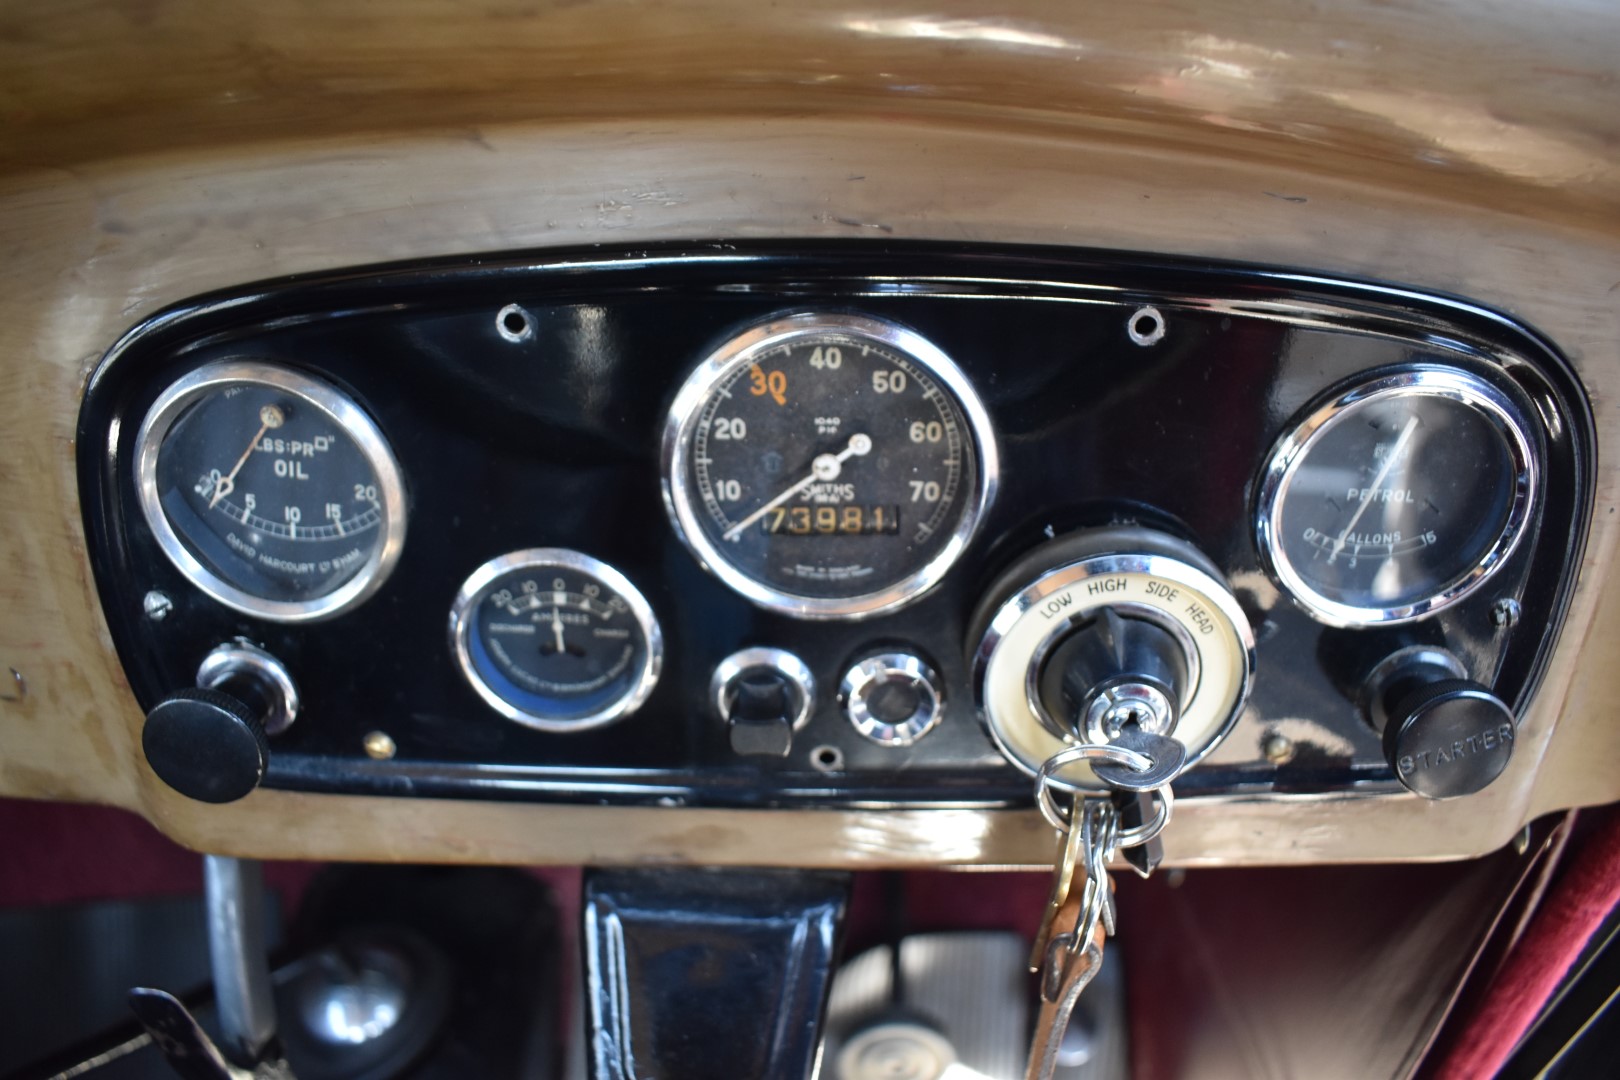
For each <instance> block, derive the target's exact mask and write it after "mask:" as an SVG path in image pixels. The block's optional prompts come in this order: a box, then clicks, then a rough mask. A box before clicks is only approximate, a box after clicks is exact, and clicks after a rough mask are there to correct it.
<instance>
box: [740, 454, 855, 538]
mask: <svg viewBox="0 0 1620 1080" xmlns="http://www.w3.org/2000/svg"><path fill="white" fill-rule="evenodd" d="M871 452H872V438H871V436H869V435H851V436H850V437H849V445H848V446H846V447H844V448H843V449H842V450H840V451H838V453H836V454H818V455H816V459H815V460H814V461H812V462H811V463H810V475H809V476H807V477H805V478H804V479H803V480H800V481H799V482H798V483H797V484H794V485H793V486H792V487H790V488H788V489H787V490H786V491H784V492H782V494H780V495H778V496H777V497H776V498H774V499H772V500H771V501H770V502H768V503H766V504H765V505H764V506H762V507H760V508H759V509H758V510H755V511H754V512H753V513H752V514H749V515H748V516H747V517H745V518H743V519H742V520H741V521H739V522H737V524H735V525H733V526H732V527H731V528H729V529H727V530H726V531H725V533H724V534H722V535H723V538H724V539H726V540H735V539H737V537H739V536H741V535H742V534H743V530H744V529H746V528H748V526H750V525H752V524H753V523H754V522H756V521H758V520H759V519H760V518H762V517H764V516H765V515H766V514H768V513H770V512H771V511H772V510H775V509H776V508H777V507H778V506H781V505H782V504H783V503H785V502H787V501H788V500H789V499H791V498H793V496H795V495H797V494H798V493H799V492H801V491H803V490H804V489H805V488H807V487H809V486H810V485H811V484H815V483H822V484H825V483H828V482H829V481H832V480H836V479H838V474H839V473H840V472H842V471H843V468H844V462H846V461H848V460H849V459H850V458H851V457H855V456H865V455H867V454H870V453H871Z"/></svg>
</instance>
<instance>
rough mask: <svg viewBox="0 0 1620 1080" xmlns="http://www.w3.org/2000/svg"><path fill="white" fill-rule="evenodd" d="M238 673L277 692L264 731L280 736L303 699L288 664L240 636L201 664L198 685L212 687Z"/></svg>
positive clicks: (211, 654)
mask: <svg viewBox="0 0 1620 1080" xmlns="http://www.w3.org/2000/svg"><path fill="white" fill-rule="evenodd" d="M236 675H248V676H250V677H253V678H256V679H259V680H261V681H262V682H263V683H264V684H265V686H266V687H268V688H270V689H271V690H272V691H273V692H272V693H271V694H270V695H269V696H270V698H271V702H270V711H269V713H268V714H266V716H265V718H264V733H265V734H266V735H280V734H281V733H282V732H283V731H286V730H287V729H288V728H290V727H292V724H293V721H294V720H296V719H298V710H299V708H300V707H301V704H302V703H301V701H300V699H299V697H298V684H297V683H295V682H293V677H292V673H291V672H289V671H288V670H287V665H286V664H283V663H282V662H281V661H280V660H279V659H277V658H276V657H275V656H273V655H271V654H270V653H267V652H265V651H264V650H263V649H261V648H259V647H258V646H257V645H254V644H252V643H251V642H248V641H244V640H241V639H238V640H236V641H227V642H226V643H225V644H223V645H216V646H215V647H214V649H213V651H212V652H210V653H209V654H208V655H207V656H205V657H203V660H202V663H201V664H199V665H197V685H198V686H200V687H202V688H203V689H205V690H212V689H214V688H215V687H217V686H219V685H220V684H222V683H224V682H225V681H226V680H228V679H230V678H232V677H233V676H236Z"/></svg>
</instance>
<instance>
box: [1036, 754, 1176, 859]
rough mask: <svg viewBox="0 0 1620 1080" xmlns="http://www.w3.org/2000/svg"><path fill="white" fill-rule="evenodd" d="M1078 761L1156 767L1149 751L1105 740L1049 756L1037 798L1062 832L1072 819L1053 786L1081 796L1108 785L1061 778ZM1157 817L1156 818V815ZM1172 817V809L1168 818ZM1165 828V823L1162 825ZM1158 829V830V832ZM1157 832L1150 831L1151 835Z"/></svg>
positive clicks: (1040, 776)
mask: <svg viewBox="0 0 1620 1080" xmlns="http://www.w3.org/2000/svg"><path fill="white" fill-rule="evenodd" d="M1077 761H1111V762H1113V763H1114V764H1116V765H1123V766H1125V767H1126V768H1127V769H1130V770H1132V771H1133V772H1147V770H1149V769H1151V768H1152V767H1153V761H1152V760H1151V759H1150V758H1148V756H1147V755H1145V754H1139V753H1137V752H1136V751H1135V750H1127V749H1125V747H1123V746H1113V745H1111V744H1103V743H1080V744H1079V745H1077V746H1066V747H1064V748H1063V749H1062V750H1059V751H1058V752H1057V753H1055V754H1053V755H1052V756H1051V757H1049V758H1047V759H1046V761H1044V762H1043V763H1042V764H1041V768H1040V771H1039V772H1037V773H1036V774H1035V802H1036V803H1037V805H1039V806H1040V808H1041V816H1042V817H1044V818H1045V819H1046V820H1047V821H1048V822H1049V823H1050V824H1051V826H1052V828H1054V829H1056V830H1058V831H1059V832H1067V831H1068V829H1069V819H1068V818H1067V817H1065V816H1064V814H1063V812H1062V811H1061V810H1060V809H1058V805H1057V800H1055V799H1054V798H1052V789H1054V788H1055V789H1057V790H1058V791H1061V792H1063V793H1064V794H1065V795H1076V796H1079V797H1081V798H1085V797H1086V796H1093V797H1094V796H1096V795H1099V794H1101V793H1103V792H1105V791H1107V790H1108V789H1107V788H1100V789H1099V788H1091V787H1082V786H1080V785H1079V784H1075V783H1071V782H1070V781H1067V780H1060V779H1058V776H1057V774H1058V772H1059V771H1060V770H1062V769H1066V768H1068V767H1069V766H1070V765H1073V764H1074V763H1075V762H1077ZM1155 820H1156V819H1155ZM1169 820H1170V818H1169V815H1168V813H1166V814H1165V821H1166V823H1168V822H1169ZM1159 828H1160V829H1162V828H1164V826H1163V825H1160V826H1159ZM1157 831H1158V830H1154V833H1157ZM1152 835H1153V834H1149V839H1151V838H1152Z"/></svg>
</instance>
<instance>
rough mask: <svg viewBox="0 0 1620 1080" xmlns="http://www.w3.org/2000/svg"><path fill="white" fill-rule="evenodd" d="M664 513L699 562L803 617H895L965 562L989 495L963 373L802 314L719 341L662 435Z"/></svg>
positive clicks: (908, 345)
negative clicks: (961, 560) (891, 613)
mask: <svg viewBox="0 0 1620 1080" xmlns="http://www.w3.org/2000/svg"><path fill="white" fill-rule="evenodd" d="M663 470H664V475H663V478H664V500H665V504H666V507H667V509H668V511H669V514H670V517H671V520H672V521H673V523H674V525H675V528H676V531H677V532H678V533H679V535H680V536H681V539H682V540H683V541H684V542H685V543H686V545H687V546H688V548H690V549H691V551H692V552H693V554H695V555H696V556H697V558H698V559H699V561H701V562H702V563H703V564H704V566H706V567H707V568H708V569H709V570H710V571H711V572H712V573H714V574H715V575H716V576H718V577H719V578H720V579H721V580H722V581H724V582H726V584H728V585H730V586H731V587H732V588H733V589H735V590H736V591H737V592H738V593H740V594H741V595H743V596H745V597H747V598H748V599H749V600H751V601H753V602H754V603H755V604H758V605H759V606H761V607H765V608H769V609H773V610H777V611H781V612H784V613H786V614H789V615H793V616H797V617H799V618H808V619H825V618H841V617H842V618H860V617H864V616H869V615H874V614H877V613H879V612H884V611H890V610H893V609H895V608H898V607H901V606H902V605H904V604H906V603H908V602H910V601H911V600H914V599H916V598H917V597H918V596H920V595H921V594H923V593H924V592H926V591H927V590H928V589H929V588H931V587H932V586H933V585H934V584H936V583H937V582H938V581H939V580H940V578H941V577H943V576H944V574H945V572H946V571H947V570H948V569H949V568H950V567H951V565H952V564H953V563H954V562H955V561H956V560H957V559H958V558H959V557H960V556H961V554H962V552H963V550H964V549H965V548H966V547H967V544H968V542H969V540H970V539H971V538H972V536H973V533H974V531H975V529H976V528H977V526H978V524H979V521H980V519H981V517H982V515H983V513H984V511H985V508H986V507H987V505H988V504H989V501H990V499H991V497H992V496H993V493H994V491H995V486H996V479H997V455H996V444H995V437H994V434H993V433H992V431H991V428H990V421H989V417H988V415H987V414H986V412H985V409H984V406H983V404H981V403H980V401H979V398H978V396H977V395H976V394H975V393H974V392H973V388H972V386H971V385H970V384H969V382H968V380H967V378H966V377H965V376H964V375H963V374H962V372H961V371H960V370H959V369H958V368H957V366H956V365H955V364H954V363H953V362H952V361H951V359H950V358H949V357H948V356H946V355H945V353H944V352H942V351H941V350H940V349H939V348H938V347H936V346H935V345H933V344H932V343H930V342H929V341H927V340H925V339H924V338H922V337H921V336H919V335H917V334H916V333H914V332H912V331H910V330H907V329H904V328H902V327H900V326H897V325H895V324H893V323H889V322H884V321H881V320H878V319H872V318H866V317H862V316H855V315H837V314H801V315H793V316H789V317H786V318H782V319H778V320H775V321H773V322H770V323H766V324H764V325H762V326H758V327H755V328H753V329H751V330H749V331H747V332H746V333H744V334H742V335H740V336H738V337H736V338H733V339H732V340H730V341H728V342H726V343H725V344H724V345H722V346H721V347H720V348H719V349H718V350H716V351H715V352H714V353H713V354H712V355H710V356H709V357H708V358H707V359H706V360H704V361H703V363H701V364H700V365H698V367H697V369H696V370H695V371H694V372H693V373H692V375H691V376H690V377H689V378H688V379H687V381H686V383H685V384H684V385H683V386H682V387H681V389H680V391H679V393H678V394H677V395H676V397H675V402H674V405H673V406H672V407H671V409H670V413H669V418H668V420H667V422H666V424H665V428H664V442H663Z"/></svg>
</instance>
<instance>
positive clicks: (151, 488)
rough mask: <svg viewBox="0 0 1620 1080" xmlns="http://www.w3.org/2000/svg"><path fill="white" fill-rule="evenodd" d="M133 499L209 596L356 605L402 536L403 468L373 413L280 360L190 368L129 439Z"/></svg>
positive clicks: (325, 609)
mask: <svg viewBox="0 0 1620 1080" xmlns="http://www.w3.org/2000/svg"><path fill="white" fill-rule="evenodd" d="M135 472H136V477H135V479H136V490H137V492H138V494H139V498H140V504H141V510H142V512H143V513H144V515H145V517H146V522H147V524H148V525H149V526H150V527H151V529H152V532H153V535H154V536H155V537H156V539H157V541H158V544H159V545H160V546H161V547H162V548H163V551H164V554H166V555H167V556H168V557H169V560H170V561H171V562H173V563H174V565H175V566H176V567H178V568H179V570H180V571H181V573H183V574H185V575H186V577H187V578H188V579H189V580H190V581H191V582H192V584H194V585H196V586H197V588H199V589H201V590H202V591H203V592H204V593H207V594H208V595H209V596H211V597H213V598H214V599H215V600H218V601H219V602H220V603H222V604H224V605H226V606H227V607H230V608H234V609H235V610H237V611H241V612H245V613H247V614H249V615H256V616H258V617H260V618H263V619H269V620H272V621H275V622H308V621H312V620H316V619H324V618H329V617H331V616H333V615H336V614H338V613H339V612H341V611H345V610H347V609H349V608H352V607H353V606H354V605H356V604H358V603H360V602H361V601H362V600H364V599H365V598H366V597H368V596H370V595H371V594H372V593H373V592H375V591H376V589H377V588H378V587H379V586H381V585H382V583H383V581H384V579H386V578H387V576H388V573H389V571H390V570H392V568H393V566H394V563H395V562H396V561H397V560H398V558H399V554H400V550H401V548H402V546H403V545H404V542H405V488H404V484H403V482H402V480H401V477H400V471H399V466H398V464H397V463H396V462H395V460H394V456H393V453H392V452H391V451H390V450H389V448H388V444H387V442H386V441H384V439H383V436H382V432H381V431H379V430H378V428H377V425H376V424H375V423H373V422H372V420H371V418H370V417H369V416H367V415H366V414H365V412H364V411H362V410H361V408H360V407H359V406H358V405H356V404H355V403H354V402H353V401H352V400H351V399H350V398H349V397H347V396H346V395H345V394H343V393H342V392H341V391H339V390H338V389H336V388H335V387H333V386H331V385H330V384H328V383H325V382H323V381H321V380H320V379H317V378H314V377H313V376H309V375H305V374H303V373H302V372H298V371H295V370H293V369H291V368H286V367H282V366H280V365H277V364H268V363H260V362H256V361H245V360H231V361H222V362H218V363H212V364H208V365H205V366H203V367H200V368H198V369H197V370H195V371H193V372H191V373H190V374H189V375H186V376H185V377H184V378H182V379H180V380H179V381H177V382H175V383H174V384H173V385H171V386H170V387H169V388H168V389H167V390H165V391H164V392H163V393H162V394H161V395H159V397H158V399H157V401H156V402H155V403H153V405H152V407H151V409H150V410H149V411H148V412H147V415H146V419H145V421H144V422H143V423H142V424H141V430H140V433H139V434H138V435H137V437H136V443H135Z"/></svg>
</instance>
